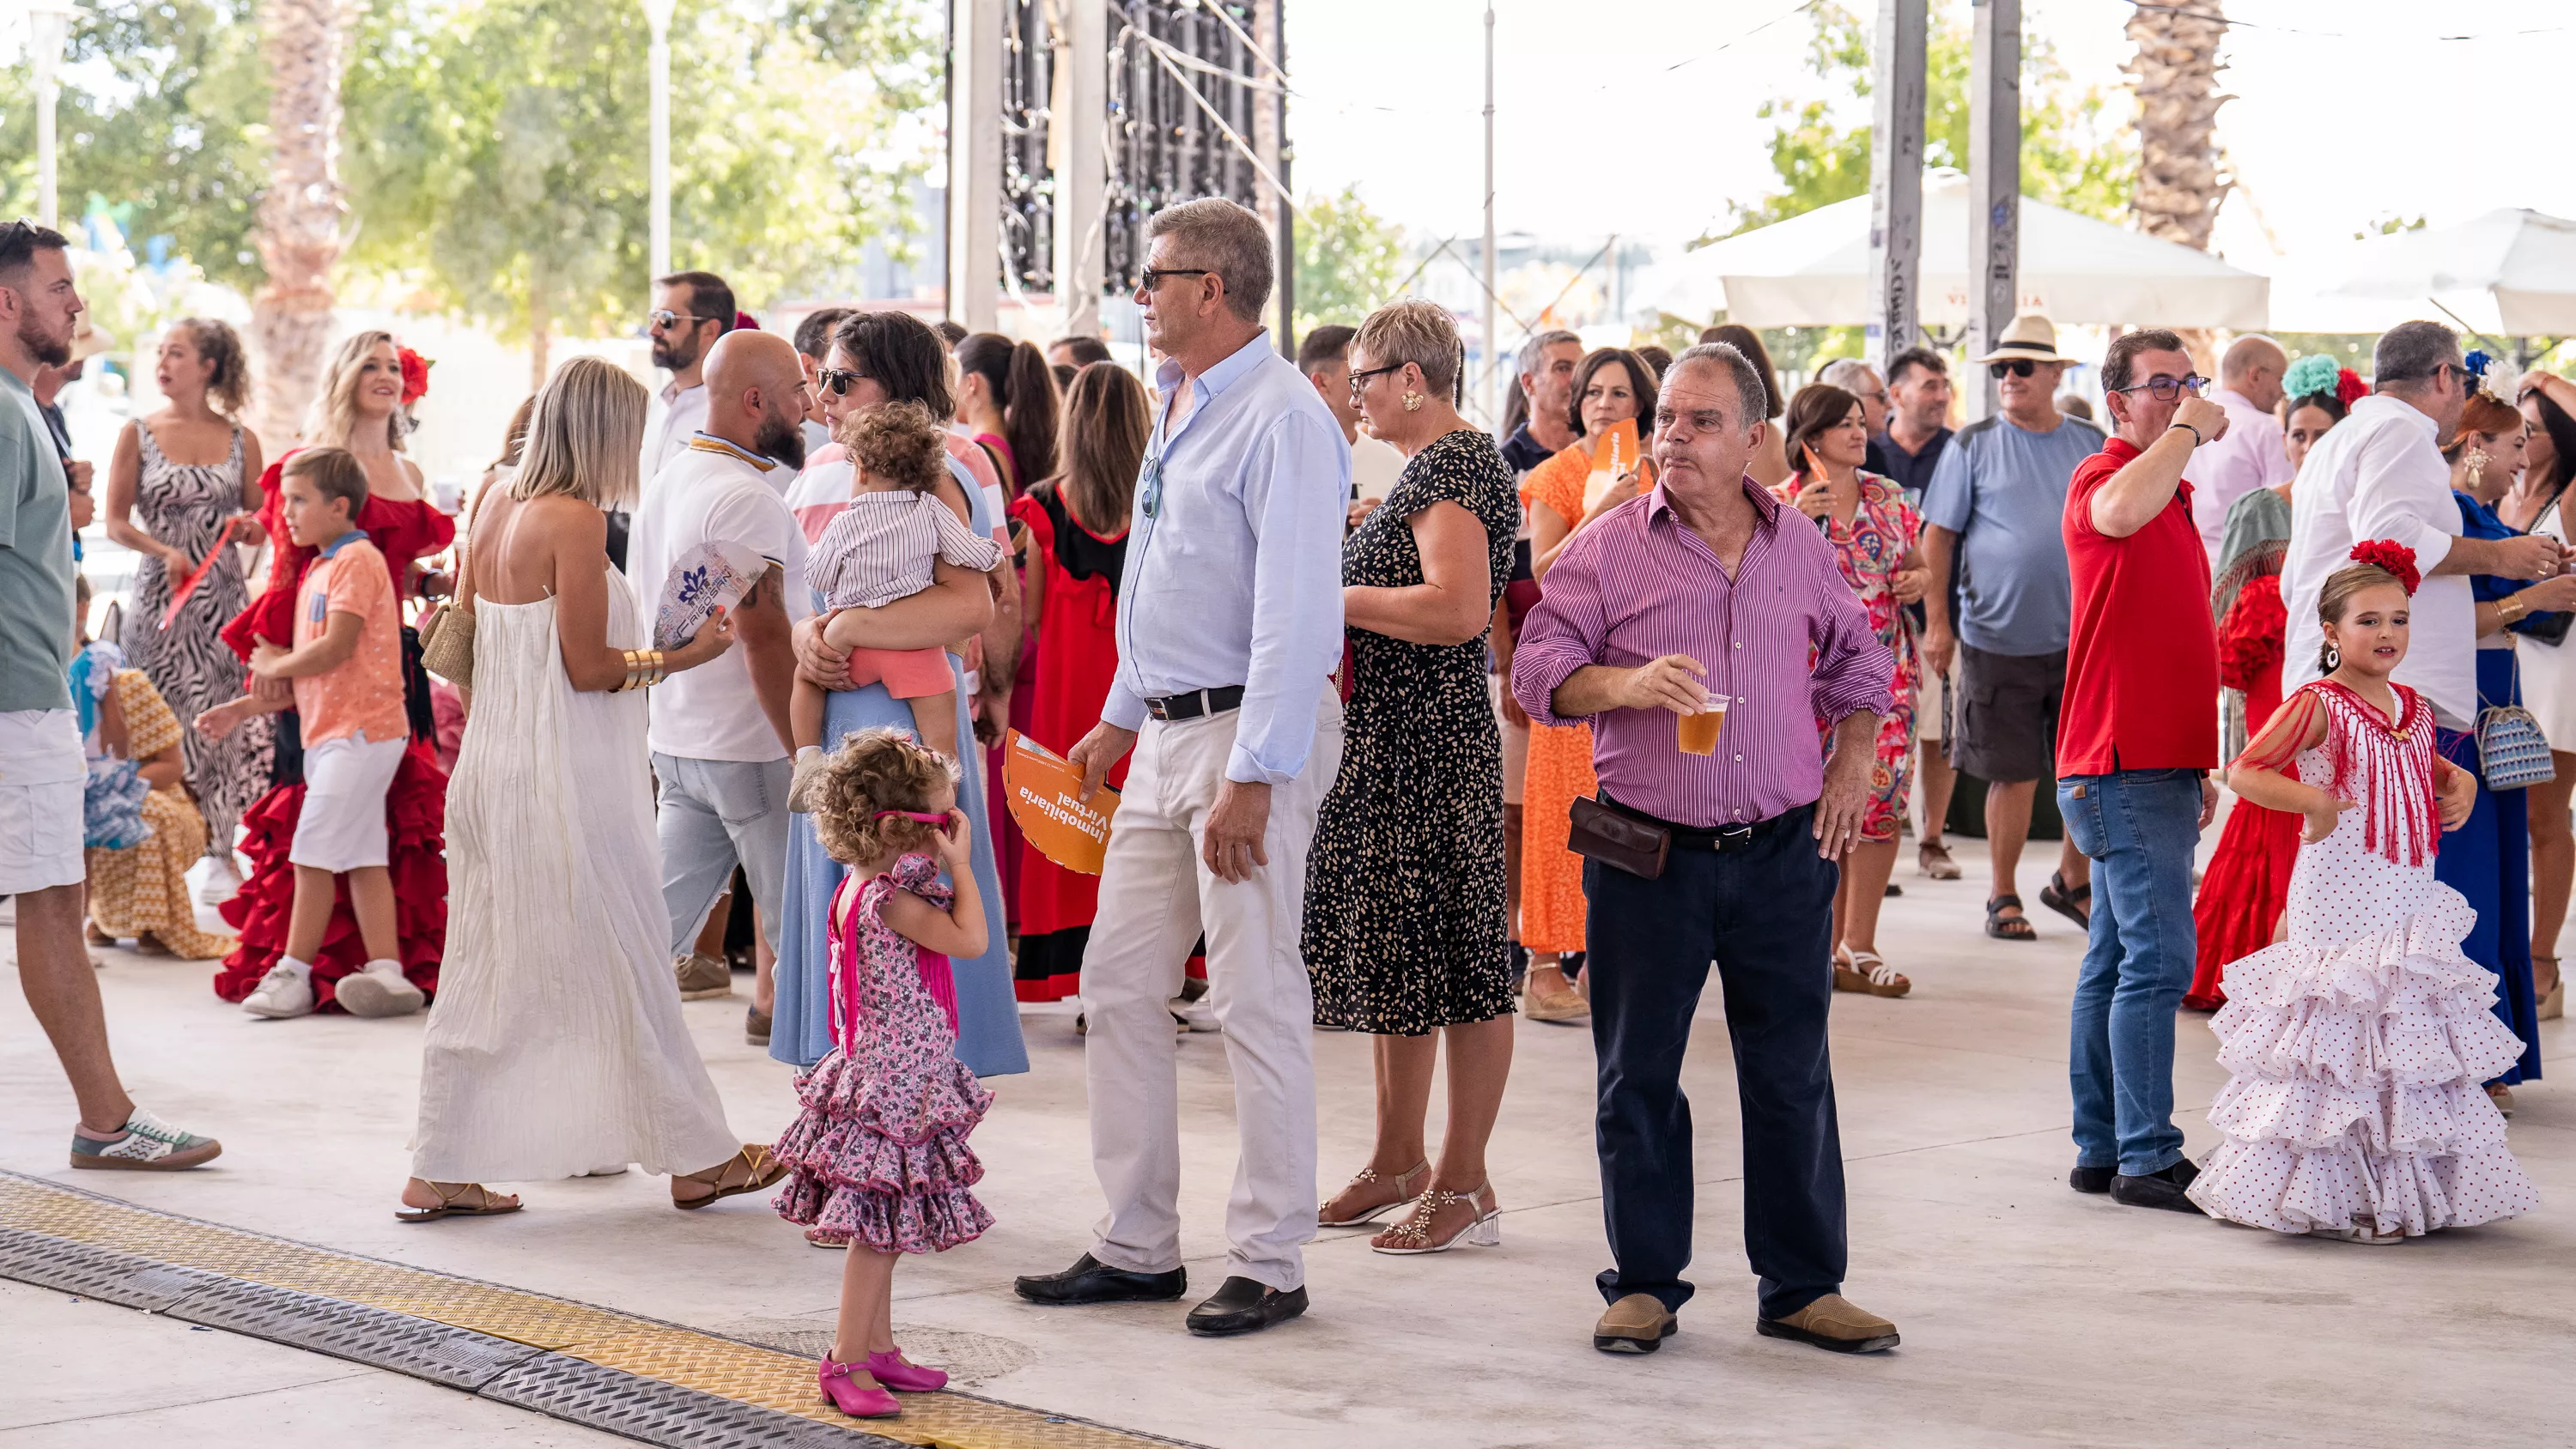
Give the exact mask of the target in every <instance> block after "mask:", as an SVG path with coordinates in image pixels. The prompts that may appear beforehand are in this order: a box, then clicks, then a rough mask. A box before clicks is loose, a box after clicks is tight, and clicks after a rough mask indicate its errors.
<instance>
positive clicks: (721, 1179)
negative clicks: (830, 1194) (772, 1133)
mask: <svg viewBox="0 0 2576 1449" xmlns="http://www.w3.org/2000/svg"><path fill="white" fill-rule="evenodd" d="M737 1164H739V1165H740V1166H741V1168H742V1169H743V1174H742V1177H741V1179H740V1180H739V1181H729V1180H728V1179H731V1178H732V1177H733V1174H734V1168H735V1166H736V1165H737ZM786 1175H787V1164H786V1163H784V1162H781V1161H779V1160H778V1158H777V1157H776V1156H775V1155H773V1154H772V1153H771V1152H770V1150H769V1144H768V1143H766V1142H746V1143H744V1144H742V1150H741V1151H740V1152H737V1153H735V1154H734V1155H733V1156H731V1157H728V1158H726V1159H725V1160H724V1161H722V1162H720V1163H718V1164H716V1165H715V1166H713V1167H710V1168H708V1169H707V1170H706V1171H704V1172H682V1173H675V1174H673V1175H672V1177H671V1188H672V1197H671V1206H673V1207H675V1208H678V1209H679V1210H680V1211H682V1212H695V1211H697V1210H698V1209H699V1208H702V1207H705V1206H706V1205H707V1204H709V1203H711V1202H718V1201H721V1200H723V1199H725V1198H729V1197H738V1196H740V1195H742V1194H743V1193H746V1192H758V1191H760V1190H761V1189H762V1188H764V1187H768V1186H769V1185H770V1184H772V1183H775V1182H776V1181H778V1179H780V1178H782V1177H785V1176H786ZM684 1182H688V1183H695V1184H697V1185H698V1186H700V1187H703V1188H706V1189H708V1190H707V1191H706V1192H703V1193H699V1194H697V1195H695V1196H692V1197H681V1196H679V1195H678V1192H679V1186H680V1184H681V1183H684Z"/></svg>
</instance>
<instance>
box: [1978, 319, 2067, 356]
mask: <svg viewBox="0 0 2576 1449" xmlns="http://www.w3.org/2000/svg"><path fill="white" fill-rule="evenodd" d="M1972 360H1973V361H1976V362H1980V363H1984V362H2015V361H2023V360H2027V361H2030V362H2071V361H2073V360H2074V359H2072V358H2069V357H2063V356H2060V355H2059V354H2058V351H2057V324H2056V323H2054V322H2051V321H2049V320H2048V318H2046V317H2045V316H2042V315H2041V314H2039V313H2037V312H2024V313H2022V314H2021V315H2020V316H2018V317H2015V318H2014V319H2012V325H2011V326H2009V327H2006V328H2005V329H2004V335H2003V336H2001V337H1999V338H1997V339H1995V350H1994V351H1992V352H1989V353H1987V354H1986V355H1985V356H1983V357H1979V358H1975V359H1972Z"/></svg>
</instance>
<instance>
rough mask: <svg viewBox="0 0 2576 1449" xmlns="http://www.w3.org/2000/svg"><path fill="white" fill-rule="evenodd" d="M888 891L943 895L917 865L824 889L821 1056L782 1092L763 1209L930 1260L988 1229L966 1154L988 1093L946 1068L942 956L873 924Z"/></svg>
mask: <svg viewBox="0 0 2576 1449" xmlns="http://www.w3.org/2000/svg"><path fill="white" fill-rule="evenodd" d="M899 890H903V891H910V892H912V893H913V894H914V895H917V896H920V897H921V898H922V899H924V900H927V901H929V902H930V903H931V904H933V905H935V906H939V907H941V908H943V909H945V908H946V907H947V905H948V903H949V902H950V901H952V900H953V899H955V896H954V895H953V894H952V893H951V892H950V891H949V890H948V888H947V887H945V886H942V885H940V884H939V867H938V866H936V865H934V864H933V863H932V862H931V860H930V858H929V857H928V856H924V855H907V856H905V857H903V858H902V859H901V860H899V861H896V862H895V866H894V869H893V870H891V871H889V872H887V873H885V874H883V875H879V876H877V877H876V878H875V879H873V880H866V881H862V880H861V879H859V877H858V876H856V875H851V876H849V877H847V878H845V879H844V880H843V881H842V882H841V885H840V889H839V890H837V891H835V892H833V902H832V905H833V910H834V912H835V913H836V914H838V915H839V916H840V918H841V925H840V929H838V930H836V931H833V932H832V933H831V937H830V939H831V968H830V969H831V977H832V1043H833V1045H832V1051H831V1053H830V1054H829V1055H827V1056H825V1057H824V1058H823V1060H821V1061H819V1062H816V1063H815V1064H814V1069H813V1070H812V1071H810V1072H807V1073H806V1074H805V1075H804V1077H803V1078H802V1079H801V1080H800V1081H798V1082H797V1084H796V1096H797V1100H799V1101H800V1102H802V1103H803V1104H804V1110H803V1111H802V1112H799V1113H798V1114H797V1116H796V1121H795V1124H794V1125H793V1126H791V1127H789V1128H788V1129H787V1130H786V1131H785V1132H784V1133H782V1134H780V1136H779V1138H778V1143H777V1145H776V1146H775V1147H774V1148H773V1149H772V1150H773V1151H775V1152H776V1153H777V1154H778V1160H779V1161H780V1162H783V1163H785V1164H786V1165H787V1166H788V1168H789V1170H790V1171H789V1176H788V1178H787V1185H786V1186H784V1187H782V1188H780V1189H779V1191H778V1196H777V1198H776V1199H775V1203H776V1206H777V1208H778V1215H779V1216H780V1217H783V1218H785V1219H787V1220H788V1221H789V1222H791V1223H796V1224H799V1225H801V1226H804V1227H809V1228H814V1229H816V1230H817V1233H816V1236H818V1237H821V1238H824V1239H827V1240H829V1241H833V1242H845V1243H858V1244H864V1245H866V1246H867V1247H870V1248H873V1249H875V1250H876V1251H878V1252H880V1253H937V1252H944V1251H946V1250H947V1249H950V1248H953V1247H956V1246H957V1245H958V1244H960V1243H965V1242H972V1241H973V1240H975V1239H976V1238H979V1237H981V1236H983V1234H984V1230H985V1229H987V1228H989V1227H991V1226H992V1225H993V1215H992V1214H991V1213H989V1212H987V1211H985V1210H984V1205H983V1204H982V1203H980V1202H978V1201H976V1200H975V1194H974V1192H973V1191H972V1189H973V1187H974V1186H975V1184H976V1183H978V1182H980V1181H982V1180H983V1177H984V1164H983V1163H982V1162H981V1161H979V1160H978V1159H977V1158H976V1156H975V1150H974V1149H973V1148H971V1147H969V1146H967V1145H966V1136H967V1134H968V1133H970V1132H973V1131H974V1130H975V1124H977V1123H979V1122H981V1121H983V1120H984V1113H985V1112H986V1111H987V1110H988V1109H990V1108H991V1107H992V1105H993V1094H992V1093H990V1092H988V1091H986V1090H984V1086H983V1084H982V1083H980V1082H978V1081H976V1080H975V1074H974V1073H973V1072H970V1071H968V1070H966V1068H965V1065H964V1064H963V1063H961V1062H959V1061H958V1060H957V1050H956V1048H957V993H956V987H955V983H954V981H953V979H952V978H951V976H950V974H949V961H948V958H947V957H946V956H943V955H940V954H939V953H938V952H935V951H927V950H924V949H922V948H921V947H919V946H916V945H914V944H913V943H912V942H911V941H908V940H906V939H904V938H903V937H902V936H900V935H898V934H896V933H895V931H894V929H893V928H892V927H890V926H888V925H887V924H886V923H885V918H884V915H883V911H884V909H885V903H886V899H887V897H889V896H891V895H893V894H894V893H895V892H896V891H899ZM845 907H846V909H844V908H845Z"/></svg>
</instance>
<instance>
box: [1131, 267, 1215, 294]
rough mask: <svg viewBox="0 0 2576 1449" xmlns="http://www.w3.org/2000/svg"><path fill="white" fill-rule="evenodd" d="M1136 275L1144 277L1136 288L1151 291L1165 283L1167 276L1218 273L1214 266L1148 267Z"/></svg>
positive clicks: (1203, 275)
mask: <svg viewBox="0 0 2576 1449" xmlns="http://www.w3.org/2000/svg"><path fill="white" fill-rule="evenodd" d="M1136 275H1137V276H1138V277H1139V278H1141V279H1142V280H1140V281H1139V282H1137V284H1136V290H1138V291H1140V292H1150V291H1152V290H1154V289H1155V288H1156V287H1159V286H1161V285H1163V279H1164V278H1165V277H1213V276H1215V275H1216V268H1214V267H1147V268H1146V269H1145V270H1143V271H1141V272H1138V273H1137V274H1136Z"/></svg>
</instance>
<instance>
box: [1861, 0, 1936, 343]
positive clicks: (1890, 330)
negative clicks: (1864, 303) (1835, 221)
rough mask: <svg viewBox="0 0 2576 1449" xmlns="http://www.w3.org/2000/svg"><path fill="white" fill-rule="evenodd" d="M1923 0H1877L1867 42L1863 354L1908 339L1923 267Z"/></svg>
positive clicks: (1926, 20) (1927, 24) (1927, 27)
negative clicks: (1866, 293) (1866, 300)
mask: <svg viewBox="0 0 2576 1449" xmlns="http://www.w3.org/2000/svg"><path fill="white" fill-rule="evenodd" d="M1926 9H1927V0H1878V28H1877V37H1876V40H1875V42H1874V43H1873V44H1872V45H1871V47H1870V63H1871V66H1872V69H1873V70H1874V71H1875V75H1874V76H1873V78H1872V82H1871V87H1870V119H1871V131H1870V135H1871V142H1870V148H1869V290H1870V314H1869V348H1868V351H1869V355H1870V357H1871V358H1872V359H1874V360H1875V361H1876V362H1877V364H1878V366H1879V370H1880V372H1881V374H1882V375H1883V374H1884V373H1885V371H1886V369H1887V360H1888V359H1889V358H1891V357H1893V356H1895V355H1896V354H1897V353H1900V352H1903V351H1904V350H1905V349H1906V348H1909V347H1911V346H1913V345H1914V334H1915V318H1916V317H1917V316H1918V315H1919V312H1920V302H1921V298H1920V296H1919V294H1918V291H1919V288H1920V287H1921V284H1922V273H1923V103H1924V88H1925V82H1924V63H1925V59H1926V54H1925V45H1926V43H1927V41H1928V40H1929V36H1930V21H1929V16H1928V15H1927V13H1926Z"/></svg>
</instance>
